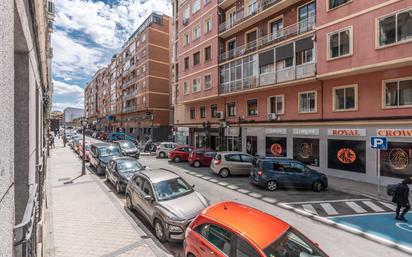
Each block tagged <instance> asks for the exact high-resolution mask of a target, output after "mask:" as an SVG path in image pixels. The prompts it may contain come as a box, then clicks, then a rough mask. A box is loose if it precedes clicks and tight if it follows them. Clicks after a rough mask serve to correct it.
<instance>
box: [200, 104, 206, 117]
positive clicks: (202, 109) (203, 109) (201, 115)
mask: <svg viewBox="0 0 412 257" xmlns="http://www.w3.org/2000/svg"><path fill="white" fill-rule="evenodd" d="M199 110H200V118H201V119H204V118H206V107H205V106H200V108H199Z"/></svg>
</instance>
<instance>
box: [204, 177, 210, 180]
mask: <svg viewBox="0 0 412 257" xmlns="http://www.w3.org/2000/svg"><path fill="white" fill-rule="evenodd" d="M203 179H206V180H209V179H211V177H208V176H204V177H203Z"/></svg>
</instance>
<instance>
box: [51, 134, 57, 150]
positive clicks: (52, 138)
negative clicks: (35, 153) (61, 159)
mask: <svg viewBox="0 0 412 257" xmlns="http://www.w3.org/2000/svg"><path fill="white" fill-rule="evenodd" d="M50 148H56V146H55V145H54V136H53V135H51V136H50Z"/></svg>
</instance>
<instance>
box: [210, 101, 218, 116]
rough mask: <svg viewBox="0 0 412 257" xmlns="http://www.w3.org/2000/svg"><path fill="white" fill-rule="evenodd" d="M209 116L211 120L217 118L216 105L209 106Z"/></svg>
mask: <svg viewBox="0 0 412 257" xmlns="http://www.w3.org/2000/svg"><path fill="white" fill-rule="evenodd" d="M210 114H211V116H212V118H217V104H212V105H211V106H210Z"/></svg>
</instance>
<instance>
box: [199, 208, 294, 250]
mask: <svg viewBox="0 0 412 257" xmlns="http://www.w3.org/2000/svg"><path fill="white" fill-rule="evenodd" d="M202 215H203V216H205V217H207V218H209V219H212V220H216V221H217V222H218V223H221V224H223V225H226V226H227V227H230V228H231V229H233V230H235V231H237V232H238V233H239V234H241V235H243V236H244V237H246V238H248V239H249V240H250V241H252V242H254V243H255V244H256V245H257V246H258V247H259V248H260V249H264V248H266V247H267V246H268V245H269V244H271V243H272V242H273V241H275V240H276V239H278V238H279V237H280V236H281V235H282V234H283V233H284V232H285V231H286V230H288V229H289V227H290V226H289V224H288V223H286V222H284V221H282V220H280V219H278V218H276V217H274V216H272V215H269V214H267V213H265V212H262V211H259V210H257V209H254V208H252V207H249V206H246V205H243V204H240V203H236V202H221V203H217V204H215V205H212V206H210V207H209V208H207V209H205V210H204V211H203V212H202Z"/></svg>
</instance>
